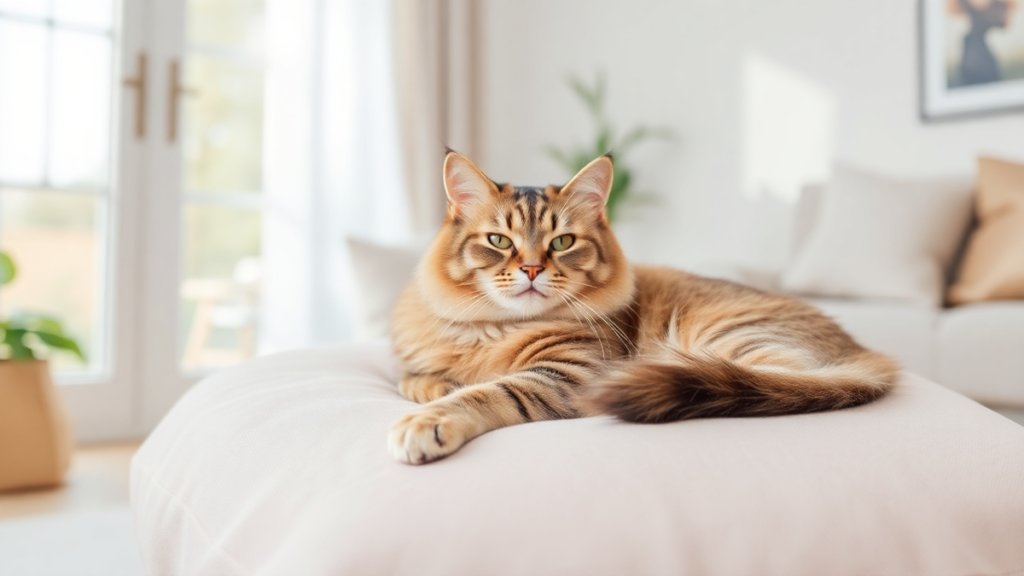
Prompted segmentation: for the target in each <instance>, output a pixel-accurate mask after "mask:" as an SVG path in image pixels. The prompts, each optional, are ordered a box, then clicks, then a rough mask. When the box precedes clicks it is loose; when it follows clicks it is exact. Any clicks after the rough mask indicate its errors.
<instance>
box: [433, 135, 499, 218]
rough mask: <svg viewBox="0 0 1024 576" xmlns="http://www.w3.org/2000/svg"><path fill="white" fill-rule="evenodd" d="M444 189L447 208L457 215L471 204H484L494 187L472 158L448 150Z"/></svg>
mask: <svg viewBox="0 0 1024 576" xmlns="http://www.w3.org/2000/svg"><path fill="white" fill-rule="evenodd" d="M444 190H445V193H447V194H448V209H449V210H452V211H453V214H454V215H458V214H459V213H461V212H463V211H465V210H466V209H467V208H469V207H471V206H475V205H478V204H486V203H487V202H488V200H489V197H490V195H491V194H492V193H494V192H495V191H496V188H495V186H494V183H493V182H491V179H490V178H488V177H487V176H486V175H484V173H483V172H481V171H480V169H479V168H477V167H476V164H473V161H472V160H470V159H469V158H466V157H465V156H463V155H462V154H459V153H458V152H455V151H454V150H449V151H448V155H447V156H445V158H444Z"/></svg>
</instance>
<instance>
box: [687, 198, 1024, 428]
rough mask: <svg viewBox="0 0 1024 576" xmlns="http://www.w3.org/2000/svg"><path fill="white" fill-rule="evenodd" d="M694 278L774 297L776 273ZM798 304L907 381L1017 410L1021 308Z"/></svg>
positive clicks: (798, 229)
mask: <svg viewBox="0 0 1024 576" xmlns="http://www.w3.org/2000/svg"><path fill="white" fill-rule="evenodd" d="M822 193H823V192H822V187H820V186H809V187H807V188H806V189H804V191H803V193H802V194H801V197H800V202H799V204H798V206H797V217H796V223H795V229H794V250H795V249H796V248H797V247H799V246H800V245H801V244H802V243H803V242H804V241H805V240H806V239H807V235H808V233H809V230H810V228H811V226H812V222H813V218H814V214H816V212H817V208H818V204H819V203H820V202H821V196H822ZM957 264H959V262H955V263H954V265H953V267H952V268H953V270H955V269H956V266H957ZM695 272H697V273H698V274H703V275H706V276H714V277H719V278H725V279H728V280H732V281H735V282H739V283H742V284H748V285H751V286H754V287H756V288H760V289H762V290H769V291H781V289H780V278H781V276H782V272H783V271H781V270H764V269H752V268H747V267H743V266H738V265H729V264H710V265H706V266H700V267H698V269H696V270H695ZM951 272H952V271H951ZM950 276H952V273H950ZM804 299H805V300H807V301H808V302H810V303H812V304H814V305H815V306H817V307H819V308H820V309H822V310H823V311H824V312H825V313H827V314H828V315H829V316H831V317H833V318H834V319H835V320H836V321H837V322H839V324H840V325H842V326H843V327H844V328H845V329H846V330H847V331H849V332H850V333H851V334H852V335H853V336H854V337H855V338H857V340H859V341H860V342H861V343H862V344H864V345H865V346H868V347H869V348H874V349H877V350H880V351H882V352H885V353H887V354H890V355H892V356H893V357H895V358H896V359H897V360H899V361H900V362H901V363H902V364H903V366H904V368H906V369H907V370H909V371H911V372H914V373H915V374H920V375H922V376H924V377H926V378H929V379H931V380H933V381H935V382H938V383H939V384H942V385H944V386H947V387H949V388H952V389H953V390H956V391H958V392H961V393H963V394H965V395H966V396H969V397H971V398H973V399H975V400H978V401H980V402H984V403H987V404H992V405H998V406H1007V407H1013V408H1024V301H1005V302H991V303H982V304H972V305H966V306H957V307H952V308H946V307H937V306H929V305H926V304H919V303H911V302H903V301H896V300H862V299H851V298H818V297H813V296H805V297H804Z"/></svg>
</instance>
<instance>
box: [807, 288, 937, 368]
mask: <svg viewBox="0 0 1024 576" xmlns="http://www.w3.org/2000/svg"><path fill="white" fill-rule="evenodd" d="M807 302H809V303H811V304H813V305H815V306H817V307H818V308H820V309H821V310H822V311H823V312H825V314H827V315H828V316H830V317H832V318H833V319H834V320H835V321H836V322H837V323H839V325H840V326H842V327H843V328H844V329H845V330H846V331H847V332H849V333H850V335H851V336H853V337H854V338H855V339H856V340H857V341H858V342H860V343H861V344H862V345H863V346H866V347H868V348H871V349H872V350H878V351H879V352H883V353H885V354H888V355H890V356H892V357H893V358H895V359H896V360H897V361H899V363H900V364H901V365H902V366H903V368H905V369H906V370H910V371H912V372H915V373H917V374H921V375H922V376H927V377H929V378H936V380H937V381H939V382H942V380H941V379H940V378H938V377H937V376H936V375H935V374H934V373H933V372H934V370H933V359H932V339H933V334H934V330H935V325H936V322H937V321H938V318H939V315H940V310H939V309H938V308H935V307H934V306H926V305H922V304H913V303H899V302H892V301H885V300H850V299H829V298H808V299H807Z"/></svg>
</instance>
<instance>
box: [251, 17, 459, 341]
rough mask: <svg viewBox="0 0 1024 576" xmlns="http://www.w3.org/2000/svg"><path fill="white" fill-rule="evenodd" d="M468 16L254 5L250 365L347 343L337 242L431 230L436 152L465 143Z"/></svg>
mask: <svg viewBox="0 0 1024 576" xmlns="http://www.w3.org/2000/svg"><path fill="white" fill-rule="evenodd" d="M475 2H476V0H376V1H375V0H267V34H268V38H267V47H268V49H267V80H266V82H267V86H266V113H265V119H264V121H265V126H264V134H265V145H264V150H265V152H264V154H265V158H264V166H265V168H264V170H265V174H264V178H265V182H266V188H265V190H266V206H265V209H264V215H263V246H262V253H263V271H264V272H263V274H264V279H263V295H262V300H261V320H260V321H261V329H260V333H261V337H260V350H261V352H264V353H265V352H272V351H276V350H282V349H287V348H294V347H299V346H305V345H309V344H314V343H319V342H327V341H337V340H344V339H346V338H348V337H349V334H350V322H349V316H350V312H351V308H350V307H351V306H352V304H351V303H352V298H351V283H350V281H349V271H348V262H347V253H346V250H345V244H344V239H345V238H346V237H349V236H356V237H360V238H363V239H369V240H373V241H376V242H380V243H385V244H402V243H409V242H411V241H413V240H414V239H417V238H422V237H424V236H426V235H429V234H431V233H432V232H433V231H434V230H436V227H437V225H438V223H439V222H440V220H441V217H442V215H443V213H444V192H443V188H442V187H441V182H440V164H441V160H442V158H443V149H444V148H443V147H444V145H445V144H446V143H449V144H453V145H457V144H459V143H461V145H462V146H463V147H468V146H471V144H472V141H473V140H474V126H475V122H474V121H472V120H470V118H472V117H473V116H474V112H473V111H474V107H473V106H470V105H467V104H466V102H469V101H470V100H471V98H470V96H471V95H472V93H473V90H472V86H473V82H472V81H471V80H469V67H468V66H467V65H466V63H467V62H474V61H475V60H474V58H475V55H473V54H471V53H469V52H468V51H467V50H465V49H464V48H460V47H464V46H468V45H469V44H468V42H467V41H466V40H465V38H469V37H472V34H471V33H470V26H469V23H470V21H471V18H472V17H473V15H474V9H473V8H472V6H473V4H474V3H475ZM453 46H454V48H455V49H453Z"/></svg>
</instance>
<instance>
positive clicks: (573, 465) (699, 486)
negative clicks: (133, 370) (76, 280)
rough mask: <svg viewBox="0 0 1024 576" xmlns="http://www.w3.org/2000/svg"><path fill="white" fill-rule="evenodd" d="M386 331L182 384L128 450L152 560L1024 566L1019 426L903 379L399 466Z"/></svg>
mask: <svg viewBox="0 0 1024 576" xmlns="http://www.w3.org/2000/svg"><path fill="white" fill-rule="evenodd" d="M395 378H396V369H395V365H394V362H393V361H392V359H391V357H390V355H389V354H388V352H387V349H386V347H385V346H383V345H369V344H364V345H358V346H355V345H354V346H349V347H340V348H324V349H316V350H305V351H298V352H292V353H286V354H282V355H278V356H271V357H266V358H262V359H258V360H255V361H251V362H248V363H246V364H243V365H241V366H239V367H236V368H234V369H231V370H227V371H224V372H221V373H219V374H216V375H214V376H212V377H210V378H208V379H207V380H205V381H203V382H201V383H199V384H198V385H196V386H195V387H194V388H193V389H192V390H191V391H190V392H189V393H188V394H186V396H185V397H184V398H183V399H182V400H181V401H180V403H179V404H178V405H177V406H175V408H174V409H173V410H172V411H171V412H170V414H168V416H167V417H166V418H165V419H164V421H163V422H162V423H161V424H160V425H159V427H158V428H157V429H156V430H155V431H154V432H153V433H152V435H151V436H150V437H149V438H148V439H147V440H146V442H145V443H144V444H143V446H142V448H141V449H140V450H139V452H138V454H137V455H136V456H135V458H134V460H133V462H132V478H131V497H132V506H133V509H134V514H135V522H136V530H137V533H138V538H139V543H140V547H141V552H142V556H143V559H144V562H145V565H146V568H147V570H148V573H149V574H150V575H152V576H160V575H170V574H175V575H177V574H188V575H193V576H195V575H216V576H231V575H235V574H261V575H278V574H280V575H288V576H292V575H295V574H301V575H303V576H320V575H323V576H329V575H338V574H395V575H404V574H409V575H417V576H429V575H479V574H487V575H491V576H502V575H512V574H588V575H596V576H600V575H604V574H608V575H622V574H631V575H632V574H637V575H642V574H766V575H770V574H781V575H804V574H806V575H813V574H829V575H839V576H841V575H845V574H1008V573H1014V571H1019V570H1020V569H1021V568H1022V567H1024V546H1021V542H1022V539H1024V457H1022V454H1024V428H1022V427H1020V426H1018V425H1017V424H1014V423H1013V422H1011V421H1009V420H1007V419H1006V418H1003V417H1002V416H1000V415H998V414H996V413H994V412H992V411H990V410H988V409H987V408H984V407H982V406H980V405H978V404H976V403H974V402H972V401H970V400H967V399H966V398H964V397H962V396H960V395H959V394H957V393H955V392H952V391H949V390H946V389H944V388H942V387H940V386H937V385H935V384H931V383H929V382H927V381H925V380H923V379H921V378H919V377H916V376H911V375H907V376H906V377H905V378H904V379H903V381H902V383H901V385H900V386H899V387H898V388H897V389H896V390H895V391H894V392H893V393H891V394H890V395H888V396H887V397H885V398H884V399H882V400H880V401H878V402H876V403H873V404H869V405H866V406H862V407H859V408H854V409H850V410H843V411H839V412H830V413H819V414H806V415H798V416H787V417H777V418H749V419H714V420H696V421H690V422H678V423H674V424H665V425H636V424H625V423H622V422H617V421H615V420H612V419H611V418H607V417H601V418H587V419H581V420H565V421H555V422H542V423H536V424H527V425H523V426H515V427H512V428H506V429H503V430H498V431H496V432H493V433H489V434H485V435H484V436H481V437H480V438H478V439H476V440H474V441H472V442H470V443H469V444H467V445H466V446H465V447H464V448H463V449H462V450H460V451H459V452H458V453H456V454H455V455H453V456H452V457H450V458H447V459H445V460H442V461H440V462H437V463H434V464H429V465H426V466H423V467H413V466H406V465H403V464H399V463H397V462H395V461H393V460H392V458H391V456H390V454H389V453H388V451H387V448H386V442H385V438H386V436H387V432H388V429H389V427H390V425H391V423H392V422H393V421H394V420H395V419H396V418H398V417H399V416H401V415H402V414H404V413H406V412H407V411H409V410H410V409H412V408H413V407H414V405H413V404H411V403H410V402H407V401H405V400H403V399H402V398H400V397H399V395H398V393H397V391H396V387H395Z"/></svg>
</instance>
